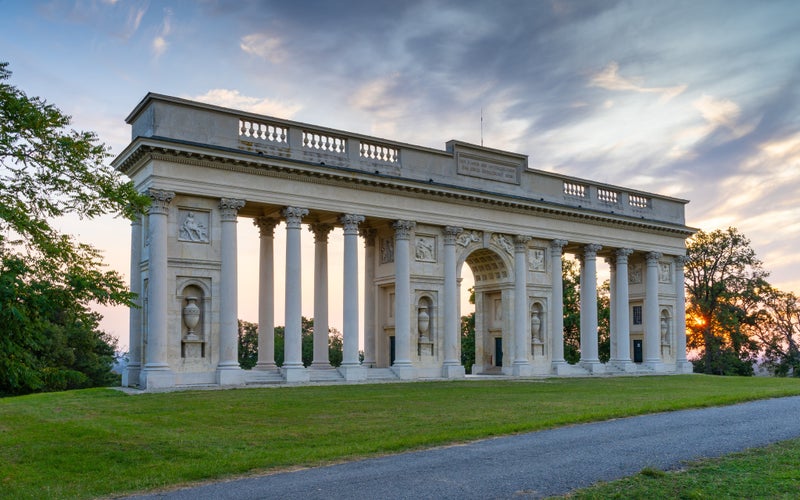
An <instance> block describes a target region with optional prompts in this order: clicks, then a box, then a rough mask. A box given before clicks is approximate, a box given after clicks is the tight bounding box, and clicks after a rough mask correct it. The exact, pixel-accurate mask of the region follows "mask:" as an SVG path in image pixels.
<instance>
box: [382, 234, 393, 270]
mask: <svg viewBox="0 0 800 500" xmlns="http://www.w3.org/2000/svg"><path fill="white" fill-rule="evenodd" d="M380 252H381V264H388V263H390V262H394V241H392V240H391V239H390V238H381V246H380Z"/></svg>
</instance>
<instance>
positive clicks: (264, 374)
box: [245, 370, 283, 385]
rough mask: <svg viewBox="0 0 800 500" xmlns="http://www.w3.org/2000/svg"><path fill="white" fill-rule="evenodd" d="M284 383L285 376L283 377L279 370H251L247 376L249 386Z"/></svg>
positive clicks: (246, 381) (246, 382)
mask: <svg viewBox="0 0 800 500" xmlns="http://www.w3.org/2000/svg"><path fill="white" fill-rule="evenodd" d="M282 383H283V376H281V374H280V372H278V370H272V371H256V370H250V371H249V372H248V373H247V374H246V375H245V384H247V385H256V384H282Z"/></svg>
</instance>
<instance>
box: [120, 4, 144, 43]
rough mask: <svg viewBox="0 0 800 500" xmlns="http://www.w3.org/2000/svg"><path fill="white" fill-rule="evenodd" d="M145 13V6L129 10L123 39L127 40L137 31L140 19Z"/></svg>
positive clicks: (140, 22)
mask: <svg viewBox="0 0 800 500" xmlns="http://www.w3.org/2000/svg"><path fill="white" fill-rule="evenodd" d="M146 12H147V5H145V6H144V7H140V8H131V9H130V10H129V11H128V18H127V19H126V21H125V30H124V32H123V35H122V37H123V38H125V39H128V38H130V37H131V36H133V34H134V33H136V31H138V30H139V26H140V25H141V24H142V18H143V17H144V15H145V13H146Z"/></svg>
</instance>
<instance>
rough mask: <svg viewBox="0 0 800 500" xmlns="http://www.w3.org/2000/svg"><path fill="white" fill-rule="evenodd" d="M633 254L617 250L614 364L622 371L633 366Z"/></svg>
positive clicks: (613, 303)
mask: <svg viewBox="0 0 800 500" xmlns="http://www.w3.org/2000/svg"><path fill="white" fill-rule="evenodd" d="M632 253H633V250H632V249H630V248H620V249H619V250H617V273H616V274H617V275H616V283H617V287H616V288H617V293H616V300H613V301H611V306H612V307H613V309H614V315H615V317H616V335H617V356H616V358H614V362H615V363H614V364H616V365H617V366H618V367H619V368H620V369H622V370H625V371H630V370H632V369H633V365H632V364H631V327H630V324H631V320H630V295H629V292H628V257H629V256H630V255H631V254H632Z"/></svg>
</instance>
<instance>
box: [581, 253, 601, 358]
mask: <svg viewBox="0 0 800 500" xmlns="http://www.w3.org/2000/svg"><path fill="white" fill-rule="evenodd" d="M602 248H603V247H601V246H600V245H595V244H591V245H586V246H585V247H584V249H583V264H584V270H585V272H584V273H583V277H584V280H583V283H582V286H581V316H583V315H584V313H585V314H586V333H585V335H584V332H583V331H581V361H582V362H585V363H599V362H600V359H599V358H598V355H597V354H598V349H597V252H598V251H599V250H600V249H602ZM584 341H585V342H586V344H585V345H584V343H583V342H584Z"/></svg>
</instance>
